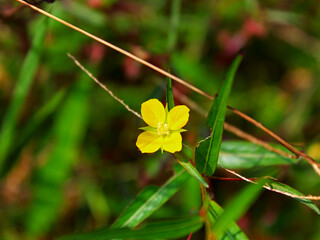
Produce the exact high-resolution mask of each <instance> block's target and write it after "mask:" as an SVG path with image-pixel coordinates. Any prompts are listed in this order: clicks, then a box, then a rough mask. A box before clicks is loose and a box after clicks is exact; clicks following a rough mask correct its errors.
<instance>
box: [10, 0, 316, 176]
mask: <svg viewBox="0 0 320 240" xmlns="http://www.w3.org/2000/svg"><path fill="white" fill-rule="evenodd" d="M16 1H18V2H20V3H22V4H24V5H26V6H28V7H30V8H32V9H34V10H35V11H38V12H40V13H41V14H43V15H46V16H47V17H50V18H52V19H54V20H55V21H57V22H60V23H62V24H64V25H66V26H67V27H69V28H72V29H74V30H76V31H78V32H80V33H82V34H84V35H86V36H88V37H90V38H92V39H94V40H96V41H97V42H100V43H102V44H104V45H106V46H108V47H110V48H112V49H114V50H115V51H118V52H120V53H122V54H124V55H126V56H127V57H130V58H132V59H134V60H135V61H137V62H140V63H141V64H144V65H145V66H147V67H149V68H151V69H153V70H155V71H157V72H159V73H161V74H163V75H165V76H167V77H170V78H171V79H173V80H174V81H176V82H179V83H180V84H182V85H184V86H185V87H187V88H189V89H191V90H193V91H195V92H197V93H199V94H200V95H203V96H205V97H206V98H208V99H210V100H213V99H214V97H213V96H211V95H209V94H208V93H206V92H204V91H202V90H201V89H199V88H197V87H195V86H193V85H192V84H190V83H188V82H186V81H184V80H182V79H181V78H178V77H176V76H174V75H172V74H171V73H168V72H166V71H164V70H163V69H161V68H159V67H157V66H155V65H153V64H151V63H149V62H147V61H145V60H143V59H141V58H139V57H137V56H135V55H133V54H132V53H129V52H127V51H125V50H123V49H121V48H119V47H117V46H115V45H113V44H111V43H109V42H107V41H105V40H103V39H101V38H99V37H97V36H95V35H93V34H91V33H89V32H86V31H84V30H82V29H81V28H78V27H76V26H74V25H72V24H70V23H68V22H66V21H64V20H62V19H60V18H58V17H56V16H54V15H52V14H50V13H48V12H46V11H44V10H42V9H40V8H38V7H36V6H34V5H31V4H29V3H27V2H25V1H24V0H16ZM228 108H229V109H230V110H231V111H232V112H234V113H235V114H237V115H239V116H240V117H242V118H244V119H246V120H247V121H249V122H250V123H252V124H254V125H255V126H257V127H258V128H260V129H261V130H262V131H264V132H265V133H267V134H269V135H270V136H271V137H273V138H274V139H275V140H277V141H278V142H279V143H280V144H282V145H283V146H285V147H286V148H287V149H288V150H290V151H291V152H292V153H294V154H295V155H297V156H300V157H303V158H305V159H306V160H307V161H308V162H309V164H310V165H311V166H312V167H313V169H314V170H315V171H316V172H317V174H318V175H320V164H319V163H318V162H316V161H315V160H313V159H312V158H311V157H310V156H308V155H307V154H305V153H303V152H301V151H299V150H298V149H296V148H294V147H293V146H292V145H291V144H289V143H288V142H286V141H285V140H283V139H282V138H280V137H279V136H278V135H276V134H275V133H273V132H272V131H271V130H269V129H268V128H266V127H264V126H263V125H262V124H261V123H259V122H257V121H256V120H254V119H252V118H251V117H249V116H248V115H246V114H244V113H242V112H240V111H238V110H236V109H234V108H232V107H230V106H228Z"/></svg>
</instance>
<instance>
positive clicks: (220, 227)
mask: <svg viewBox="0 0 320 240" xmlns="http://www.w3.org/2000/svg"><path fill="white" fill-rule="evenodd" d="M265 181H266V180H265V179H261V180H260V181H259V182H258V183H257V184H250V185H248V186H247V187H246V188H245V189H243V190H242V191H241V192H240V193H239V194H238V195H237V196H236V197H235V198H234V199H233V200H232V202H231V203H230V204H229V206H228V207H226V208H225V211H224V213H223V214H222V215H221V217H220V218H219V219H218V220H217V222H216V223H215V224H214V226H213V233H214V234H215V236H216V237H217V239H220V238H221V236H222V235H224V233H225V231H226V230H227V229H228V228H230V223H231V222H233V221H237V220H238V219H239V218H240V217H241V216H242V215H243V214H244V213H245V212H246V211H247V210H248V208H249V207H250V206H251V205H252V204H253V202H254V201H255V200H256V198H257V197H258V195H259V194H260V193H261V192H262V190H263V188H262V187H263V184H264V183H265Z"/></svg>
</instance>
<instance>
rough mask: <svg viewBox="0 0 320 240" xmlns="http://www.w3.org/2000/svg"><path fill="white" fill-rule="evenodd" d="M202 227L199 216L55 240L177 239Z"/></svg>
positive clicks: (103, 229) (106, 229)
mask: <svg viewBox="0 0 320 240" xmlns="http://www.w3.org/2000/svg"><path fill="white" fill-rule="evenodd" d="M202 225H203V221H202V218H201V217H200V216H189V217H183V218H178V219H174V220H168V221H159V222H154V223H148V224H146V225H145V226H142V227H141V228H138V229H130V228H121V229H108V228H102V229H98V230H96V231H94V232H91V233H85V234H77V235H70V236H65V237H61V238H58V239H57V240H91V239H92V240H93V239H94V240H109V239H177V238H181V237H185V236H187V235H189V234H190V233H193V232H196V231H198V230H199V229H200V228H201V227H202Z"/></svg>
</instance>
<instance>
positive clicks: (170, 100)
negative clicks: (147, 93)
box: [166, 77, 174, 111]
mask: <svg viewBox="0 0 320 240" xmlns="http://www.w3.org/2000/svg"><path fill="white" fill-rule="evenodd" d="M166 96H167V104H168V111H170V110H171V109H172V108H173V107H174V99H173V91H172V81H171V78H170V77H167V92H166Z"/></svg>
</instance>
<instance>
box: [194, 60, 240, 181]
mask: <svg viewBox="0 0 320 240" xmlns="http://www.w3.org/2000/svg"><path fill="white" fill-rule="evenodd" d="M241 60H242V55H238V56H237V57H236V58H235V60H234V61H233V62H232V64H231V67H230V69H229V71H228V73H227V76H226V79H225V81H224V82H223V84H222V86H221V88H220V90H219V92H218V96H217V97H216V98H215V100H214V101H213V105H212V108H211V110H210V112H209V114H208V118H207V124H208V125H209V126H210V128H211V129H212V132H211V136H210V138H207V139H206V140H205V141H202V142H200V144H199V146H198V148H200V149H201V152H203V150H204V149H205V156H203V154H202V153H201V154H199V153H198V154H197V151H198V152H199V150H198V148H197V149H196V166H197V169H198V170H199V172H201V173H205V174H206V175H208V176H211V175H212V174H213V173H214V171H215V169H216V166H217V161H218V156H219V150H220V145H221V139H222V133H223V123H224V118H225V115H226V110H227V100H228V97H229V94H230V92H231V86H232V83H233V79H234V75H235V73H236V70H237V69H238V66H239V65H240V62H241Z"/></svg>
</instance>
